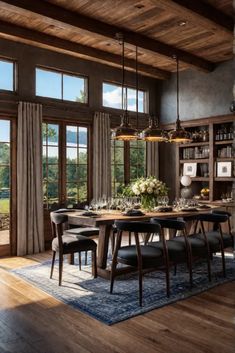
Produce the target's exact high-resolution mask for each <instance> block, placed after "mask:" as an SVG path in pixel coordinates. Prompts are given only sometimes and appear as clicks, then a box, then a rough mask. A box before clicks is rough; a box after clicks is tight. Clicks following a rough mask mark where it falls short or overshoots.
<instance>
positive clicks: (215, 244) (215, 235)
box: [199, 231, 233, 252]
mask: <svg viewBox="0 0 235 353" xmlns="http://www.w3.org/2000/svg"><path fill="white" fill-rule="evenodd" d="M206 236H207V239H208V243H209V245H210V249H211V251H212V252H214V251H220V233H219V232H217V231H211V232H207V233H206ZM199 237H200V238H202V237H203V235H202V234H200V235H199ZM223 243H224V248H229V247H232V246H233V240H232V237H231V235H229V234H226V233H223Z"/></svg>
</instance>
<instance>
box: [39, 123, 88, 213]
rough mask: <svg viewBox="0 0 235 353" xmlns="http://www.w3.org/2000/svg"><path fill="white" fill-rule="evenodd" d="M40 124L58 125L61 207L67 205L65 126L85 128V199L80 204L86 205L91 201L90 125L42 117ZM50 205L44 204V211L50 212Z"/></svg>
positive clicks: (59, 199)
mask: <svg viewBox="0 0 235 353" xmlns="http://www.w3.org/2000/svg"><path fill="white" fill-rule="evenodd" d="M42 123H46V124H58V126H59V154H58V159H59V161H58V165H59V171H58V205H61V204H62V205H63V204H66V203H67V192H66V185H67V178H66V166H67V161H66V126H76V127H84V128H87V151H88V153H87V199H86V200H84V201H81V204H84V203H85V204H86V203H88V202H89V201H90V200H91V193H92V180H91V175H92V172H91V158H92V155H91V151H92V140H91V135H92V131H91V128H92V127H91V124H86V123H84V122H81V121H77V120H74V119H68V120H64V119H63V120H59V119H58V118H49V117H44V118H43V121H42ZM50 206H51V204H49V203H48V202H47V203H44V202H43V207H44V209H45V210H50Z"/></svg>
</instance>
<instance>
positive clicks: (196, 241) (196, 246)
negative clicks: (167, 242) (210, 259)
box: [174, 235, 207, 256]
mask: <svg viewBox="0 0 235 353" xmlns="http://www.w3.org/2000/svg"><path fill="white" fill-rule="evenodd" d="M187 239H188V242H189V244H190V245H191V249H192V255H193V256H206V255H207V246H206V243H205V240H203V239H200V238H198V237H197V236H195V235H193V236H189V237H188V238H187ZM174 241H176V242H177V241H178V242H183V243H184V242H185V240H184V237H182V236H178V237H175V238H174Z"/></svg>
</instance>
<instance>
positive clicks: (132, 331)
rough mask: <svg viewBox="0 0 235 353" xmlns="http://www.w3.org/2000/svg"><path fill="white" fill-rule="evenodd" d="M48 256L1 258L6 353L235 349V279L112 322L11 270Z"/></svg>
mask: <svg viewBox="0 0 235 353" xmlns="http://www.w3.org/2000/svg"><path fill="white" fill-rule="evenodd" d="M48 256H49V253H43V254H40V255H35V256H28V257H24V258H19V257H12V258H5V259H4V258H2V259H0V352H1V353H5V352H14V353H39V352H40V353H73V352H76V353H91V352H92V353H93V352H94V353H112V352H115V353H133V352H135V353H145V352H146V353H162V352H166V353H199V352H204V353H210V352H211V353H212V352H213V353H234V347H235V295H234V293H235V282H230V283H228V284H225V285H222V286H218V287H216V288H214V289H212V290H210V291H208V292H205V293H202V294H200V295H197V296H194V297H192V298H190V299H187V300H183V301H180V302H177V303H175V304H172V305H169V306H166V307H164V308H161V309H157V310H153V311H151V312H149V313H146V314H145V315H140V316H137V317H135V318H132V319H130V320H126V321H124V322H120V323H118V324H115V325H113V326H106V325H104V324H102V323H100V322H98V321H96V320H95V319H92V318H90V317H89V316H87V315H85V314H83V313H82V312H80V311H78V310H74V309H72V308H71V307H69V306H67V305H65V304H63V303H61V302H59V301H58V300H56V299H55V298H53V297H51V296H49V295H48V294H46V293H44V292H42V291H40V290H39V289H37V288H35V287H33V286H32V285H30V284H28V283H26V282H24V281H23V280H22V279H20V278H17V277H15V276H14V275H12V274H11V273H9V272H8V271H7V270H9V269H13V268H17V267H21V266H25V265H30V264H32V263H35V262H40V261H44V260H45V259H48Z"/></svg>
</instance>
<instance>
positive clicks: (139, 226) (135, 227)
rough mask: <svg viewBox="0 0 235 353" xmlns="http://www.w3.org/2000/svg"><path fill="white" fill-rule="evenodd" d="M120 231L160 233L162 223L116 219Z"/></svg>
mask: <svg viewBox="0 0 235 353" xmlns="http://www.w3.org/2000/svg"><path fill="white" fill-rule="evenodd" d="M115 226H116V228H117V230H118V231H126V232H133V233H159V232H160V229H161V227H160V225H159V224H158V223H154V224H153V223H149V222H140V221H136V222H135V221H115Z"/></svg>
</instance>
